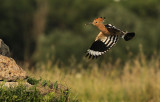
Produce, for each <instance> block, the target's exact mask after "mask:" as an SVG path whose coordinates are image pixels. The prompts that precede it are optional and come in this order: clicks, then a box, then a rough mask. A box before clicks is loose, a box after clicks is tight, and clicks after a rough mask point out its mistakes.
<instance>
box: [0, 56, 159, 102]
mask: <svg viewBox="0 0 160 102" xmlns="http://www.w3.org/2000/svg"><path fill="white" fill-rule="evenodd" d="M71 62H74V61H71ZM86 62H87V63H90V64H89V65H85V63H86ZM86 62H83V63H79V64H77V63H72V65H70V66H62V67H58V66H57V65H53V64H52V61H48V63H47V64H40V65H39V66H37V68H35V69H36V70H28V74H29V76H34V77H36V79H33V78H28V80H27V81H28V82H29V83H31V84H32V85H35V87H37V86H36V85H37V84H38V83H41V85H42V86H48V87H54V88H55V89H56V87H57V84H58V83H61V84H63V85H65V86H67V87H68V88H69V91H68V94H67V95H63V94H61V95H59V96H58V97H57V96H56V95H55V92H50V93H49V94H47V95H41V94H40V93H39V91H38V90H36V88H35V89H34V91H32V92H27V91H26V87H24V86H22V85H20V86H18V87H16V88H14V89H7V88H5V87H2V86H1V87H0V101H6V102H10V101H12V102H14V101H16V102H23V101H29V102H30V101H31V102H160V56H152V57H151V58H150V59H147V58H146V57H145V56H144V54H143V53H141V54H140V55H139V56H137V57H136V58H135V59H132V60H127V61H126V63H125V64H124V65H122V64H121V61H120V60H119V59H118V60H117V61H115V63H109V62H108V63H105V62H102V63H101V64H100V65H98V64H97V63H96V61H88V60H87V61H86ZM26 70H27V69H26ZM37 79H38V80H37ZM42 79H45V80H42ZM51 82H55V83H54V85H51Z"/></svg>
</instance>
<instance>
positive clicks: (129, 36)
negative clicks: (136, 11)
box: [124, 32, 135, 41]
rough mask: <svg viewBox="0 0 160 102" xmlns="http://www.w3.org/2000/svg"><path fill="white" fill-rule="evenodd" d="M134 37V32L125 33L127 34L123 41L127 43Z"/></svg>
mask: <svg viewBox="0 0 160 102" xmlns="http://www.w3.org/2000/svg"><path fill="white" fill-rule="evenodd" d="M134 36H135V33H134V32H130V33H127V34H126V35H125V36H124V40H125V41H129V40H131V39H132V38H133V37H134Z"/></svg>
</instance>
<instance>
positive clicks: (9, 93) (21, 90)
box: [0, 78, 78, 102]
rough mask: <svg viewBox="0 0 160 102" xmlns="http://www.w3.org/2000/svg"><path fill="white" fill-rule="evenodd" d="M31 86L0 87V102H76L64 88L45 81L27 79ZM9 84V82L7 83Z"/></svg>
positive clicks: (21, 83) (20, 84)
mask: <svg viewBox="0 0 160 102" xmlns="http://www.w3.org/2000/svg"><path fill="white" fill-rule="evenodd" d="M27 82H28V83H29V84H31V86H30V87H27V86H25V85H24V84H23V82H18V83H19V84H18V85H17V86H14V87H6V86H5V85H4V84H5V83H6V82H3V83H1V85H0V102H78V100H76V99H73V98H72V97H71V92H70V90H69V89H68V88H66V87H65V86H63V85H61V84H58V83H57V82H55V83H52V82H50V81H46V80H41V79H40V80H36V79H34V78H28V79H27ZM8 83H9V82H8Z"/></svg>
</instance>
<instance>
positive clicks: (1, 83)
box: [0, 81, 32, 88]
mask: <svg viewBox="0 0 160 102" xmlns="http://www.w3.org/2000/svg"><path fill="white" fill-rule="evenodd" d="M20 84H21V85H24V86H25V87H27V88H30V87H32V85H31V84H29V83H27V82H21V83H20V82H4V81H0V85H2V87H7V88H14V87H17V86H18V85H20Z"/></svg>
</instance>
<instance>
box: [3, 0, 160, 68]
mask: <svg viewBox="0 0 160 102" xmlns="http://www.w3.org/2000/svg"><path fill="white" fill-rule="evenodd" d="M117 1H118V0H117ZM159 3H160V1H159V0H146V1H142V0H134V1H128V0H120V1H119V2H116V0H101V1H99V0H93V1H90V0H76V1H74V0H67V1H63V2H62V1H59V0H45V1H43V0H15V1H14V2H13V1H10V0H2V1H0V13H1V17H0V38H2V39H4V41H5V42H6V43H7V44H8V45H9V46H10V49H11V51H12V53H13V57H15V58H16V59H18V60H20V61H23V60H25V61H29V62H33V63H36V62H37V61H42V62H46V61H47V60H52V62H53V64H55V63H65V65H66V64H68V63H69V61H68V60H67V59H71V58H72V57H74V58H75V59H76V60H77V62H80V61H81V60H82V59H83V56H84V52H85V51H86V50H87V49H88V47H89V46H90V45H91V43H92V41H93V40H94V39H95V36H96V35H97V34H98V32H99V31H98V30H97V29H96V27H93V26H92V25H88V26H85V25H84V24H85V23H88V22H91V21H92V20H93V19H94V18H95V17H98V16H105V17H106V18H107V19H106V22H105V23H111V24H113V25H115V26H116V27H118V28H120V29H122V30H127V31H134V32H135V33H136V37H135V38H134V39H133V40H132V41H129V42H127V43H126V42H124V41H123V40H121V41H120V43H118V44H117V46H115V47H114V48H113V49H112V50H111V51H109V54H107V55H105V56H104V58H102V59H106V60H109V61H111V62H112V61H115V59H117V58H121V59H122V60H123V61H124V62H125V59H127V56H128V55H127V54H128V53H130V51H131V52H132V53H133V54H132V55H131V57H134V56H136V55H137V54H138V53H139V52H138V51H139V44H141V45H142V46H143V49H144V53H145V55H146V56H147V57H151V55H152V54H153V53H154V52H156V51H158V50H160V45H159V43H158V39H159V38H160V35H159V32H160V30H159V26H160V23H159V21H160V7H159ZM116 49H117V50H116ZM126 53H127V54H126ZM157 53H159V52H157ZM111 58H112V59H111ZM102 59H100V60H102Z"/></svg>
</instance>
